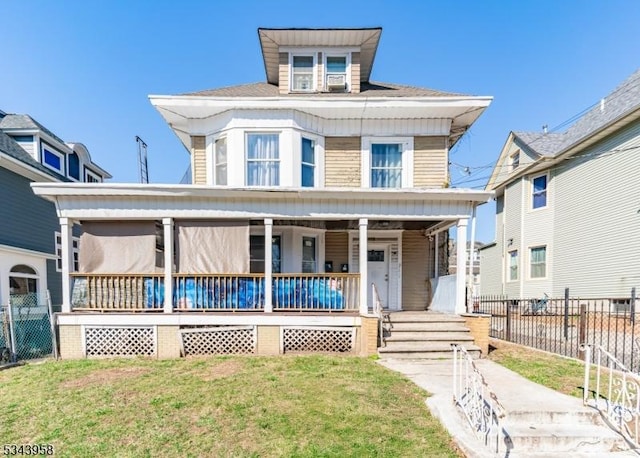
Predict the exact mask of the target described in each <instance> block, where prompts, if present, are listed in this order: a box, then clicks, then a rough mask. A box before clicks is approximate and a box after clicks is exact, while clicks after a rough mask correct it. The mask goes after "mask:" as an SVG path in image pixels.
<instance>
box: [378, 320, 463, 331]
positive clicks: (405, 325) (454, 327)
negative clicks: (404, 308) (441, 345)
mask: <svg viewBox="0 0 640 458" xmlns="http://www.w3.org/2000/svg"><path fill="white" fill-rule="evenodd" d="M384 328H385V329H388V330H390V331H391V332H392V333H393V332H397V331H414V332H423V331H441V332H465V331H468V330H469V329H468V328H467V327H465V326H464V324H463V323H455V322H449V323H444V322H442V323H435V322H433V323H412V322H400V323H396V322H393V321H392V322H391V323H387V322H385V323H384Z"/></svg>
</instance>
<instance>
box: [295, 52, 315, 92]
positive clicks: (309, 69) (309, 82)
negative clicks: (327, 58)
mask: <svg viewBox="0 0 640 458" xmlns="http://www.w3.org/2000/svg"><path fill="white" fill-rule="evenodd" d="M291 60H292V62H291V90H292V91H313V90H314V89H315V88H314V84H313V81H314V79H315V78H314V77H313V75H314V71H315V58H314V56H313V55H305V56H296V55H294V56H292V59H291Z"/></svg>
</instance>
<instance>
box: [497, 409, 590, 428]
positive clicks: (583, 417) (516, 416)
mask: <svg viewBox="0 0 640 458" xmlns="http://www.w3.org/2000/svg"><path fill="white" fill-rule="evenodd" d="M509 422H510V423H513V424H518V425H529V426H533V427H537V425H548V424H552V423H558V424H571V425H602V419H601V417H600V414H599V413H598V412H597V411H596V410H595V409H588V408H587V409H584V410H581V411H575V410H574V411H570V412H569V411H566V410H562V411H557V410H556V411H553V410H534V411H527V412H525V411H515V412H514V411H511V412H509Z"/></svg>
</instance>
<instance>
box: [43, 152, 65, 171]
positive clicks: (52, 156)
mask: <svg viewBox="0 0 640 458" xmlns="http://www.w3.org/2000/svg"><path fill="white" fill-rule="evenodd" d="M42 162H43V163H44V164H45V165H46V166H48V167H49V168H52V169H54V170H56V171H58V172H62V164H64V155H63V154H61V153H58V152H57V151H54V150H52V149H48V148H42Z"/></svg>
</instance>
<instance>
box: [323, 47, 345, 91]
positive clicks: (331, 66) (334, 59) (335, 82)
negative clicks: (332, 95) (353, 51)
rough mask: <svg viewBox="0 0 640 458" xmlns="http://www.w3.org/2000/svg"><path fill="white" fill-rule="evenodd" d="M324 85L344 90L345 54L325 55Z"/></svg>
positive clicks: (329, 88)
mask: <svg viewBox="0 0 640 458" xmlns="http://www.w3.org/2000/svg"><path fill="white" fill-rule="evenodd" d="M324 78H325V81H324V83H325V87H326V88H327V90H330V91H331V90H344V89H346V87H347V56H327V57H326V61H325V77H324Z"/></svg>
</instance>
